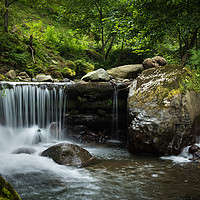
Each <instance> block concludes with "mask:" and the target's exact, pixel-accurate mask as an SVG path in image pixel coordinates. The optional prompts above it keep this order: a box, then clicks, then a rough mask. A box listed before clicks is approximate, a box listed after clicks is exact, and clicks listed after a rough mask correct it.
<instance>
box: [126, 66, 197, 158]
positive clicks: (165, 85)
mask: <svg viewBox="0 0 200 200" xmlns="http://www.w3.org/2000/svg"><path fill="white" fill-rule="evenodd" d="M183 76H184V69H183V68H182V67H180V66H175V65H167V66H163V67H156V68H150V69H147V70H144V71H143V72H142V74H141V75H140V76H139V77H138V78H137V79H136V80H134V82H133V83H132V85H131V86H130V89H129V97H128V112H129V120H128V121H129V122H130V123H129V126H128V148H129V151H131V152H142V153H156V154H161V155H163V154H164V155H166V154H169V155H171V154H179V153H180V152H181V150H182V148H184V147H185V146H188V145H190V144H193V143H194V142H195V140H196V138H198V137H199V132H198V130H199V123H197V119H199V118H198V116H200V109H199V105H200V100H199V98H198V94H193V93H191V92H189V93H186V94H183V93H182V92H181V89H180V82H181V81H182V78H183ZM191 105H192V106H191ZM197 105H198V106H197Z"/></svg>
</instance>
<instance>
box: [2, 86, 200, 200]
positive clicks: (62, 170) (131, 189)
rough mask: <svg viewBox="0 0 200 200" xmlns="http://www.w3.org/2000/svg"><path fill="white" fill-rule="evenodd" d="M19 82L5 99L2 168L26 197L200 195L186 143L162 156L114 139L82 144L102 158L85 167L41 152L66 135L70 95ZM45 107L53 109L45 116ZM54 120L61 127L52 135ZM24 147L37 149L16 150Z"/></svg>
mask: <svg viewBox="0 0 200 200" xmlns="http://www.w3.org/2000/svg"><path fill="white" fill-rule="evenodd" d="M18 87H21V86H14V87H13V88H12V89H9V90H7V91H6V97H3V98H1V99H0V112H1V113H0V116H1V117H0V122H1V125H0V174H1V175H2V176H3V177H4V178H5V179H6V180H7V181H9V182H10V183H11V184H12V186H13V187H14V188H15V190H16V191H17V192H18V193H19V195H20V197H21V198H22V200H47V199H52V200H57V199H58V200H71V199H72V200H94V199H95V200H97V199H100V200H101V199H102V200H113V199H120V200H143V199H144V200H145V199H146V200H194V199H195V200H198V199H200V188H199V185H200V184H199V181H200V180H199V179H200V163H198V162H196V163H194V162H191V161H190V160H189V159H188V158H189V157H190V155H189V154H188V153H187V149H186V150H185V151H186V152H183V154H182V155H180V156H174V157H162V158H158V157H152V156H148V155H132V154H129V153H128V152H127V151H126V149H123V148H119V147H117V146H115V145H112V146H108V145H93V146H92V145H86V144H84V145H83V144H79V145H81V146H82V147H84V148H86V149H87V150H88V151H89V152H90V153H91V154H92V155H94V156H97V157H98V158H99V159H100V160H101V162H100V163H98V164H94V165H91V166H89V167H85V168H76V167H70V166H62V165H58V164H56V163H55V162H54V161H53V160H51V159H49V158H47V157H41V156H40V154H41V152H43V151H44V150H45V149H47V148H48V147H50V146H52V145H53V144H55V143H59V142H63V141H64V140H65V138H64V136H63V137H58V134H60V132H62V126H63V121H64V120H63V118H62V117H61V116H63V110H62V106H63V104H62V102H65V101H66V96H65V95H64V93H63V89H58V90H47V89H46V88H45V87H41V86H36V85H34V86H33V87H30V86H27V87H25V88H24V86H23V87H21V88H18ZM60 88H62V86H61V87H60ZM38 90H39V91H38ZM24 102H30V103H28V105H25V104H24ZM31 102H32V103H31ZM33 104H34V106H33ZM38 106H39V108H38ZM44 108H45V109H46V108H48V109H49V112H48V114H47V115H45V117H44V118H43V116H44V115H43V112H44V110H43V109H44ZM28 110H29V111H30V110H31V114H30V115H29V114H28V115H27V112H28ZM52 110H54V112H55V113H56V115H55V116H54V115H52V113H51V111H52ZM38 111H41V112H42V113H40V114H38ZM16 114H18V115H17V117H16ZM52 122H54V123H56V125H58V127H61V128H59V130H56V131H55V132H56V134H53V135H51V134H50V133H51V130H50V128H49V126H50V125H51V123H52ZM57 131H59V133H57ZM61 135H62V134H61ZM66 142H70V141H66ZM111 142H112V144H117V141H110V144H111ZM19 148H20V149H21V148H24V149H28V150H30V151H31V152H32V154H24V153H21V154H13V152H16V149H19Z"/></svg>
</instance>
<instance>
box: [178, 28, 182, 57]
mask: <svg viewBox="0 0 200 200" xmlns="http://www.w3.org/2000/svg"><path fill="white" fill-rule="evenodd" d="M178 39H179V49H180V57H181V58H182V57H183V47H182V40H181V31H180V28H179V29H178Z"/></svg>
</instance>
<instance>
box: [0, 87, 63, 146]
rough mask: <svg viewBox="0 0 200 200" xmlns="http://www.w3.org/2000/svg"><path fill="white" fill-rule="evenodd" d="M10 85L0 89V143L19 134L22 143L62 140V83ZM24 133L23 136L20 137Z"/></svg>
mask: <svg viewBox="0 0 200 200" xmlns="http://www.w3.org/2000/svg"><path fill="white" fill-rule="evenodd" d="M47 86H48V85H46V84H19V85H17V84H13V85H10V84H9V88H8V87H5V85H1V88H4V89H2V90H1V91H0V113H1V115H0V133H1V138H0V145H1V143H3V139H5V140H6V139H7V140H11V137H14V138H17V136H18V139H19V137H20V138H21V139H22V140H24V143H26V142H27V141H28V142H27V143H36V142H40V141H48V140H49V139H58V140H59V139H62V137H63V133H62V127H64V122H65V118H64V116H65V110H66V93H65V92H64V85H63V84H60V85H58V84H57V85H54V84H51V87H47ZM22 135H23V136H22Z"/></svg>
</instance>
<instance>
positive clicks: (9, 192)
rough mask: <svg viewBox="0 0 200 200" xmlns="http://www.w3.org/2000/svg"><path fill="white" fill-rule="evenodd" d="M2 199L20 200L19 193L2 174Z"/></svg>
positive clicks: (0, 191)
mask: <svg viewBox="0 0 200 200" xmlns="http://www.w3.org/2000/svg"><path fill="white" fill-rule="evenodd" d="M0 199H2V200H3V199H5V200H6V199H9V200H20V197H19V195H18V194H17V192H16V191H15V190H14V189H13V187H12V186H11V185H10V183H8V182H6V181H5V180H4V178H3V177H1V176H0Z"/></svg>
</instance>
